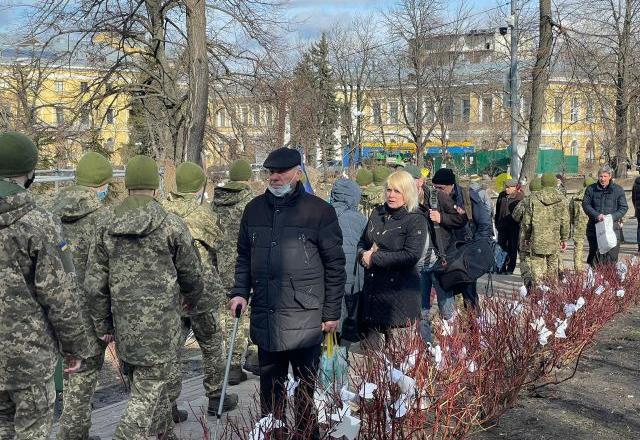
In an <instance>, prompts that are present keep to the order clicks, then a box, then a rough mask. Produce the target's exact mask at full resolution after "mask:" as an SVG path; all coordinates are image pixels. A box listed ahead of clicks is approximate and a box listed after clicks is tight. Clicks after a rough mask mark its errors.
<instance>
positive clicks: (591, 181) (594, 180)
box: [582, 176, 596, 186]
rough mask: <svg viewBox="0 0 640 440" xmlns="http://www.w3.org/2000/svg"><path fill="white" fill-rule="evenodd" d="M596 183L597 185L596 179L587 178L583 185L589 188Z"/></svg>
mask: <svg viewBox="0 0 640 440" xmlns="http://www.w3.org/2000/svg"><path fill="white" fill-rule="evenodd" d="M594 183H596V179H594V178H593V177H591V176H586V177H585V178H584V182H583V183H582V184H583V185H584V186H589V185H593V184H594Z"/></svg>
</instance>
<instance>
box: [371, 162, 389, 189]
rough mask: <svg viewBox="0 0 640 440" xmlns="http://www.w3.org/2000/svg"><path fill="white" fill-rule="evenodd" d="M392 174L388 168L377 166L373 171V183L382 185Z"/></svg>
mask: <svg viewBox="0 0 640 440" xmlns="http://www.w3.org/2000/svg"><path fill="white" fill-rule="evenodd" d="M389 174H391V170H390V169H389V168H388V167H384V166H382V165H380V166H377V167H375V168H374V169H373V183H375V184H376V185H382V184H383V183H384V181H385V180H387V177H389Z"/></svg>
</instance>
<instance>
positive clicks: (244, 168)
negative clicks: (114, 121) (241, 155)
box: [229, 160, 251, 182]
mask: <svg viewBox="0 0 640 440" xmlns="http://www.w3.org/2000/svg"><path fill="white" fill-rule="evenodd" d="M229 180H231V181H233V182H245V181H247V180H251V165H249V162H247V161H246V160H236V161H235V162H233V163H232V164H231V168H229Z"/></svg>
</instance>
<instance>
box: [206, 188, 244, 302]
mask: <svg viewBox="0 0 640 440" xmlns="http://www.w3.org/2000/svg"><path fill="white" fill-rule="evenodd" d="M252 199H253V192H252V191H251V189H250V188H249V187H248V186H246V185H243V184H227V185H225V186H219V187H217V188H216V189H215V190H214V192H213V203H212V205H211V206H212V209H213V211H214V212H215V213H216V215H217V217H218V224H219V225H220V230H221V232H222V235H220V237H219V239H218V240H217V242H216V250H217V253H218V271H219V272H220V277H221V278H222V284H223V285H224V288H225V293H229V292H230V291H231V288H233V283H234V281H235V280H234V278H235V273H236V272H235V271H236V260H237V259H238V248H237V245H238V233H239V232H240V220H241V219H242V213H243V212H244V208H245V207H246V206H247V203H249V202H250V201H251V200H252Z"/></svg>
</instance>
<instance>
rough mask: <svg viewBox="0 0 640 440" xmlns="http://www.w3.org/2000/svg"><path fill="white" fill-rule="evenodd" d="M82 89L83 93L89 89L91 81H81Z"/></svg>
mask: <svg viewBox="0 0 640 440" xmlns="http://www.w3.org/2000/svg"><path fill="white" fill-rule="evenodd" d="M80 91H81V92H83V93H84V92H87V91H89V83H88V82H86V81H82V82H81V83H80Z"/></svg>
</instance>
